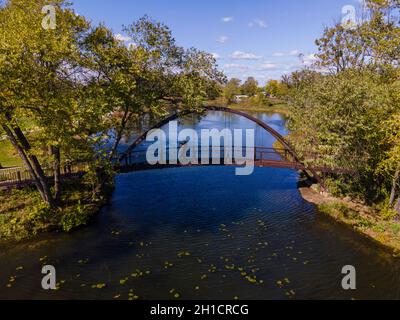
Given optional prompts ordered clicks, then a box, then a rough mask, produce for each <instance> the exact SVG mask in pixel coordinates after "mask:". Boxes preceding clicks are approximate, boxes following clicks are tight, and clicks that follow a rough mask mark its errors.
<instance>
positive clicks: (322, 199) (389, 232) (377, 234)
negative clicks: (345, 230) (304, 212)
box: [300, 188, 400, 256]
mask: <svg viewBox="0 0 400 320" xmlns="http://www.w3.org/2000/svg"><path fill="white" fill-rule="evenodd" d="M300 192H301V194H302V195H303V198H305V199H306V200H307V201H309V202H311V203H314V204H315V205H316V206H317V207H318V209H319V211H320V212H322V213H324V214H326V215H328V216H330V217H332V218H333V219H335V220H336V221H338V222H340V223H343V224H345V225H347V226H349V227H351V228H352V229H353V230H355V231H357V232H358V233H360V234H362V235H364V236H366V237H368V238H370V239H372V240H373V241H375V242H377V243H379V244H381V245H383V246H385V247H386V248H389V249H390V250H392V251H393V252H394V254H395V255H396V256H398V255H399V254H400V221H398V220H396V219H394V217H393V216H391V215H390V214H387V213H386V212H384V211H379V210H377V209H374V208H371V207H369V206H366V205H364V204H362V203H358V202H355V201H352V200H350V199H339V198H335V197H333V196H330V195H321V194H319V193H318V192H316V191H315V190H313V189H311V188H300Z"/></svg>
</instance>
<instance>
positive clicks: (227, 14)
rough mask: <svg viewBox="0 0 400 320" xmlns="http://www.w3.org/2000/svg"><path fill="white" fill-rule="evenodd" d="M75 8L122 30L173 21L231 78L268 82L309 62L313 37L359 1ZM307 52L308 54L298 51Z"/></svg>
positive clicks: (235, 0)
mask: <svg viewBox="0 0 400 320" xmlns="http://www.w3.org/2000/svg"><path fill="white" fill-rule="evenodd" d="M73 2H74V5H73V7H74V9H75V10H76V11H77V13H79V14H82V15H84V16H86V17H87V18H89V19H90V20H92V21H93V22H94V23H99V22H104V23H105V24H106V25H107V26H108V27H110V28H111V29H112V30H113V32H114V33H115V34H116V35H117V34H122V31H121V30H122V25H127V24H130V23H131V22H133V21H135V20H136V19H138V18H140V17H142V16H143V15H145V14H147V15H149V16H150V17H152V18H154V19H156V20H158V21H161V22H164V23H165V24H166V25H168V26H169V27H170V28H171V30H172V32H173V35H174V37H175V39H176V41H177V43H178V44H179V45H181V46H184V47H191V46H193V47H196V48H198V49H201V50H205V51H207V52H210V53H213V54H215V56H216V57H218V59H217V61H218V65H219V67H220V68H221V69H222V70H224V71H225V73H226V74H227V76H229V77H237V78H240V79H245V78H247V77H248V76H254V77H256V78H257V79H258V80H259V82H260V83H262V84H264V83H265V82H266V81H267V80H268V79H279V78H280V77H281V76H282V75H283V74H284V73H288V72H291V71H293V70H295V69H298V68H301V67H302V66H303V65H305V64H309V63H310V62H311V61H312V60H313V54H314V53H315V52H316V47H315V45H314V40H315V39H316V38H318V37H319V36H320V35H321V33H322V31H323V28H324V27H325V26H330V25H332V24H333V23H334V22H335V21H340V20H341V18H342V8H343V6H345V5H354V6H356V7H357V5H358V3H357V2H359V0H246V1H245V0H240V1H239V0H213V1H212V0H201V1H197V0H196V1H194V0H113V1H112V0H74V1H73ZM300 53H302V54H304V59H302V60H301V59H299V57H298V55H299V54H300Z"/></svg>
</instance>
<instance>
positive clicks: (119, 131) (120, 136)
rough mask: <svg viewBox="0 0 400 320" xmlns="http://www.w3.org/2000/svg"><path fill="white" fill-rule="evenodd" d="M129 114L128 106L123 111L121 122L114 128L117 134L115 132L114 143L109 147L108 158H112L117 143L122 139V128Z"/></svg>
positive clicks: (124, 126) (123, 128)
mask: <svg viewBox="0 0 400 320" xmlns="http://www.w3.org/2000/svg"><path fill="white" fill-rule="evenodd" d="M131 115H132V114H131V113H129V110H128V108H126V109H125V111H124V116H123V117H122V120H121V123H120V125H119V129H117V130H116V131H117V134H116V137H115V141H114V145H113V147H112V149H111V153H110V157H109V159H110V160H112V158H113V157H114V156H115V154H116V152H117V149H118V146H119V143H120V142H121V140H122V135H123V133H124V130H125V128H126V125H127V123H128V121H129V119H130V118H131Z"/></svg>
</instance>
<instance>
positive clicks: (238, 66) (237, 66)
mask: <svg viewBox="0 0 400 320" xmlns="http://www.w3.org/2000/svg"><path fill="white" fill-rule="evenodd" d="M224 69H228V70H236V71H242V72H244V71H247V70H249V69H250V68H249V67H248V66H245V65H242V64H237V63H228V64H225V65H224Z"/></svg>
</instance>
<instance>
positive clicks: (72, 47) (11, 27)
mask: <svg viewBox="0 0 400 320" xmlns="http://www.w3.org/2000/svg"><path fill="white" fill-rule="evenodd" d="M47 4H48V2H47V1H45V0H35V1H26V0H8V1H6V2H5V4H4V5H3V6H1V8H0V41H1V43H0V47H1V51H0V126H1V129H0V130H1V132H0V136H2V137H6V138H7V140H8V143H9V144H11V145H12V147H13V149H14V152H13V153H11V154H10V153H9V152H7V154H8V157H3V158H2V161H4V164H2V165H3V166H9V165H14V164H16V163H17V162H13V161H11V160H12V159H13V156H14V155H15V154H18V156H19V158H20V159H21V160H20V161H21V162H22V164H23V166H24V168H26V169H27V170H28V171H29V172H30V175H31V177H32V180H33V182H34V187H35V188H34V189H30V188H28V189H24V190H21V191H18V192H17V191H16V193H14V192H11V193H10V192H5V193H2V194H1V197H2V198H3V200H5V199H12V201H8V200H7V202H10V203H9V205H8V204H7V205H6V204H5V205H4V206H3V207H2V208H1V214H0V231H1V232H0V237H1V238H5V237H6V238H8V237H10V236H14V237H17V238H19V237H25V236H29V235H31V234H36V233H37V232H39V231H41V230H47V229H48V227H50V228H52V227H54V226H58V227H59V228H60V229H63V230H70V229H71V228H73V227H76V226H79V225H80V224H82V223H86V221H87V219H86V218H85V217H90V216H91V215H92V212H93V208H97V204H98V203H102V202H101V201H100V200H102V199H104V198H105V197H106V196H107V194H108V191H109V187H110V186H112V184H113V176H114V172H113V158H115V156H117V154H118V148H119V145H120V143H121V141H122V140H123V139H124V138H126V137H127V136H129V134H130V133H131V132H132V128H134V127H137V126H138V125H146V122H147V123H151V122H152V121H156V120H157V119H159V118H161V117H164V116H165V115H166V114H168V113H169V112H170V111H171V109H173V110H177V109H183V108H190V109H191V110H197V108H199V107H200V106H201V105H202V103H203V102H204V101H205V100H207V99H210V98H213V97H215V96H218V94H219V93H218V91H219V88H220V85H222V84H223V83H224V82H225V77H224V75H223V73H222V72H220V71H218V69H217V67H216V62H215V59H214V58H213V57H212V55H210V54H207V53H205V52H202V51H199V50H197V49H195V48H190V49H185V48H182V47H179V46H178V45H177V44H176V42H175V39H174V38H173V36H172V33H171V31H170V30H169V28H168V27H167V26H165V25H163V24H162V23H159V22H156V21H153V20H152V19H151V18H149V17H143V18H141V19H139V20H138V21H134V22H133V23H131V24H130V25H128V26H126V27H125V28H124V32H125V33H126V38H129V39H130V41H129V42H125V41H122V40H120V38H119V37H117V36H115V35H114V34H113V32H112V31H111V30H110V29H108V28H107V27H106V26H105V25H103V24H101V25H92V24H91V23H90V22H89V21H88V20H87V19H86V18H85V17H83V16H81V15H77V14H76V13H75V12H74V11H73V10H72V9H71V7H70V5H69V4H68V2H67V1H64V0H56V1H53V2H52V5H53V6H54V8H55V10H56V11H55V13H56V20H55V26H54V28H50V27H48V26H47V27H45V26H46V24H45V22H46V20H45V19H46V16H45V14H43V13H42V8H43V7H44V6H45V5H47ZM47 18H48V17H47ZM144 119H147V121H144ZM8 143H5V144H2V146H1V148H2V149H4V150H5V148H9V144H8ZM80 162H84V163H85V164H87V167H88V171H87V172H86V174H85V175H84V176H83V177H82V180H78V181H74V183H73V184H72V185H71V184H69V182H68V181H65V180H64V179H63V177H62V176H61V171H62V170H61V168H62V167H63V166H64V165H66V164H70V163H80ZM49 169H51V170H52V172H53V174H52V177H51V180H49V179H48V177H47V176H46V174H45V172H46V171H48V170H49ZM80 190H82V191H80ZM71 199H73V200H71ZM89 199H90V200H89ZM99 199H100V200H99ZM4 202H6V201H4Z"/></svg>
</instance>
